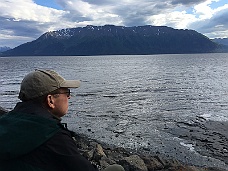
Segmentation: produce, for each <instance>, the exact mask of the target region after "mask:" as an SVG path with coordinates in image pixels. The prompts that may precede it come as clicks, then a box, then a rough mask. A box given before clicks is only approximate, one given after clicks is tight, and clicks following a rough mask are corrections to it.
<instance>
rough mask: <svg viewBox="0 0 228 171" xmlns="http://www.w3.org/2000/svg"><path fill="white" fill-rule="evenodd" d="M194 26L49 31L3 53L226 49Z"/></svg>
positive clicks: (172, 52)
mask: <svg viewBox="0 0 228 171" xmlns="http://www.w3.org/2000/svg"><path fill="white" fill-rule="evenodd" d="M224 50H227V47H226V46H224V45H221V44H218V43H217V42H214V41H212V40H210V39H209V38H208V37H206V36H204V35H203V34H201V33H198V32H196V31H194V30H188V29H185V30H183V29H173V28H171V27H166V26H151V25H146V26H134V27H125V26H114V25H104V26H92V25H88V26H86V27H77V28H70V29H62V30H58V31H51V32H46V33H44V34H43V35H41V36H40V37H39V38H38V39H36V40H34V41H32V42H28V43H25V44H22V45H20V46H18V47H16V48H14V49H10V50H8V51H5V52H2V53H1V56H72V55H74V56H76V55H77V56H79V55H80V56H84V55H147V54H185V53H212V52H223V51H224ZM227 52H228V51H227Z"/></svg>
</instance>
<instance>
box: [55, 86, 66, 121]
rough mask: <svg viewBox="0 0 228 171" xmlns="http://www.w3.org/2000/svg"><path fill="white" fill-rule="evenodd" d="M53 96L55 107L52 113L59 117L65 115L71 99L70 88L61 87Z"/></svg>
mask: <svg viewBox="0 0 228 171" xmlns="http://www.w3.org/2000/svg"><path fill="white" fill-rule="evenodd" d="M51 96H52V97H53V98H52V99H53V100H52V103H53V108H52V110H51V113H52V114H53V115H55V116H57V117H62V116H64V115H65V114H66V113H67V111H68V105H69V103H68V100H69V99H70V90H69V89H68V88H60V89H58V91H57V93H55V94H53V95H51Z"/></svg>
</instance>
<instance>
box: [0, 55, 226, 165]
mask: <svg viewBox="0 0 228 171" xmlns="http://www.w3.org/2000/svg"><path fill="white" fill-rule="evenodd" d="M36 68H43V69H54V70H56V71H57V72H58V73H60V74H61V75H62V76H64V77H65V78H66V79H80V80H81V81H82V85H81V87H80V88H79V89H73V90H72V91H73V96H72V97H71V100H70V107H69V112H68V115H67V116H65V117H64V118H63V120H64V121H65V122H67V123H68V124H69V126H70V127H71V129H73V130H75V131H77V132H79V133H83V134H86V135H88V136H90V137H92V138H96V139H98V140H100V141H103V142H107V143H110V144H115V145H118V146H122V147H127V148H133V149H136V150H137V149H141V148H142V149H145V150H146V151H149V152H151V153H155V154H156V153H159V154H165V155H169V156H171V157H175V158H178V159H180V160H181V161H183V162H185V163H193V164H197V165H207V166H224V163H223V162H221V161H218V160H217V159H213V158H209V157H207V156H201V155H200V154H198V153H197V152H195V151H194V147H193V145H192V144H188V143H187V142H185V141H184V140H182V139H179V138H177V137H173V136H172V135H170V134H168V133H166V132H165V131H164V130H165V129H166V128H169V127H172V125H174V124H175V123H176V122H179V121H186V122H188V121H191V120H194V119H195V118H196V117H199V116H200V117H204V118H205V119H207V120H214V121H228V77H227V76H228V70H227V68H228V54H227V53H225V54H185V55H148V56H146V55H145V56H137V55H135V56H127V55H125V56H90V57H88V56H85V57H76V56H74V57H72V56H71V57H6V58H5V57H4V58H0V71H1V72H0V85H1V87H0V94H1V97H0V102H1V105H0V106H2V107H3V108H6V109H8V110H10V109H12V108H13V107H14V105H15V103H16V102H18V101H19V100H18V99H17V95H18V92H19V87H20V82H21V80H22V78H23V77H24V75H25V74H27V73H28V72H30V71H32V70H34V69H36ZM173 146H175V147H177V148H175V150H174V149H173V148H171V147H173ZM186 149H187V151H186V153H183V150H186Z"/></svg>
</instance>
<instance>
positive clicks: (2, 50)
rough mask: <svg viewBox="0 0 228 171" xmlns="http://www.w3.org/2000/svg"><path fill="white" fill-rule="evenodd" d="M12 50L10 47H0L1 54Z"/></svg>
mask: <svg viewBox="0 0 228 171" xmlns="http://www.w3.org/2000/svg"><path fill="white" fill-rule="evenodd" d="M10 49H11V48H10V47H7V46H3V47H0V52H4V51H7V50H10Z"/></svg>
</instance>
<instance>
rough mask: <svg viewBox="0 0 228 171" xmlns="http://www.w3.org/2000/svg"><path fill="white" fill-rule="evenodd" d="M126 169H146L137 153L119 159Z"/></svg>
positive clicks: (136, 170) (140, 170)
mask: <svg viewBox="0 0 228 171" xmlns="http://www.w3.org/2000/svg"><path fill="white" fill-rule="evenodd" d="M119 164H121V165H122V166H123V167H124V169H125V170H126V171H131V170H135V171H148V169H147V166H146V164H145V163H144V161H143V160H142V159H141V158H140V157H139V156H138V155H131V156H129V157H125V158H124V159H123V160H121V161H119Z"/></svg>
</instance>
